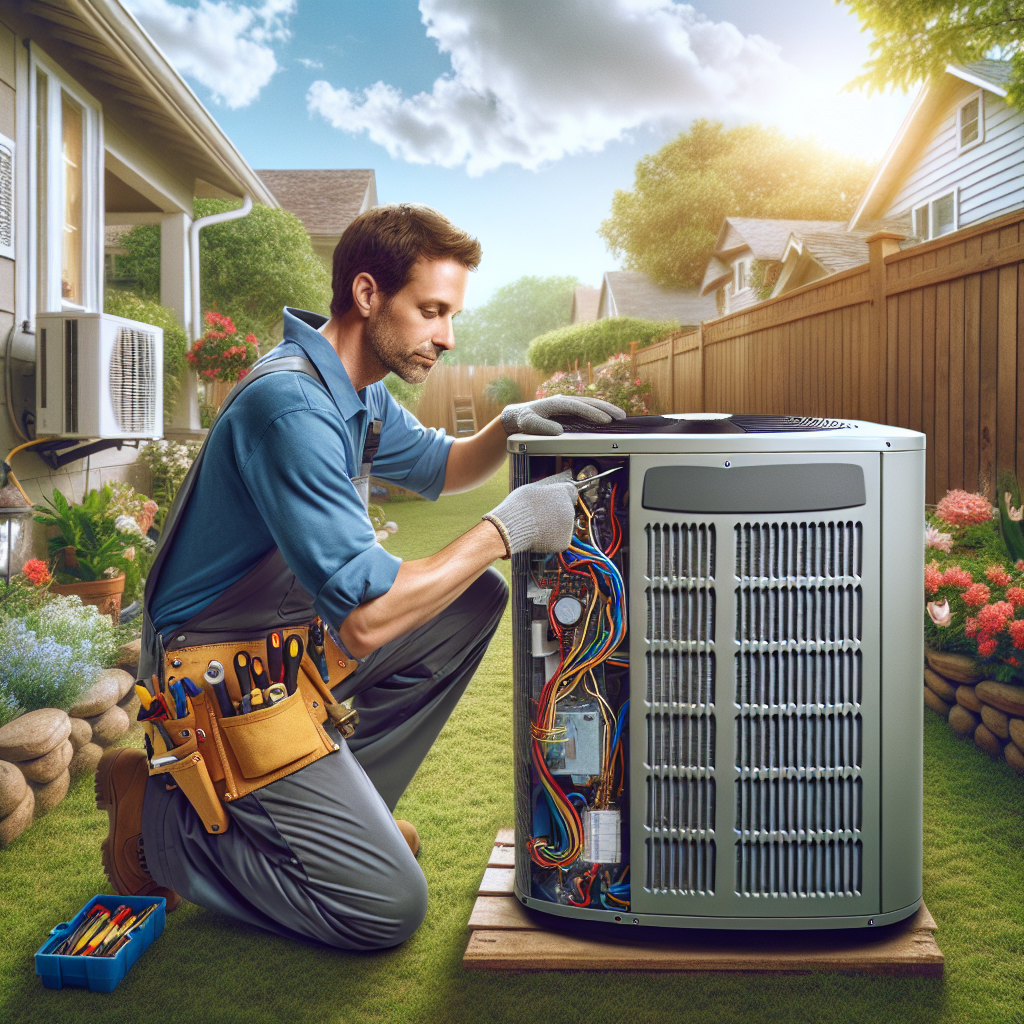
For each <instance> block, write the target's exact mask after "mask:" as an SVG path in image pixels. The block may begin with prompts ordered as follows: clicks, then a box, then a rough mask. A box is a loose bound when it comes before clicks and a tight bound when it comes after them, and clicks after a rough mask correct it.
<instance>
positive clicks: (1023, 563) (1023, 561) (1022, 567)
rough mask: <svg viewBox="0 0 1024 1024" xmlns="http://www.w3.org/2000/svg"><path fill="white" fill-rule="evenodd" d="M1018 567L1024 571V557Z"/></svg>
mask: <svg viewBox="0 0 1024 1024" xmlns="http://www.w3.org/2000/svg"><path fill="white" fill-rule="evenodd" d="M1017 569H1018V571H1020V572H1024V558H1022V559H1021V560H1020V561H1019V562H1018V563H1017Z"/></svg>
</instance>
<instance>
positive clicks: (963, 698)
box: [956, 683, 981, 712]
mask: <svg viewBox="0 0 1024 1024" xmlns="http://www.w3.org/2000/svg"><path fill="white" fill-rule="evenodd" d="M956 702H957V704H961V705H962V706H963V707H965V708H967V710H968V711H977V712H980V711H981V701H980V700H978V695H977V694H976V693H975V692H974V687H973V686H968V685H967V684H966V683H961V684H960V685H959V686H958V687H957V688H956Z"/></svg>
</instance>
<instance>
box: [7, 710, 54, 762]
mask: <svg viewBox="0 0 1024 1024" xmlns="http://www.w3.org/2000/svg"><path fill="white" fill-rule="evenodd" d="M70 735H71V719H70V717H69V716H68V713H67V712H66V711H58V710H57V709H56V708H40V709H39V710H38V711H29V712H27V713H26V714H24V715H20V716H19V717H18V718H15V719H14V721H13V722H8V723H7V724H6V725H5V726H2V727H0V760H2V761H29V760H31V759H32V758H35V757H42V756H43V754H48V753H49V752H50V751H51V750H53V748H54V747H56V746H58V745H59V744H61V743H63V742H64V741H65V740H66V739H67V738H68V737H69V736H70Z"/></svg>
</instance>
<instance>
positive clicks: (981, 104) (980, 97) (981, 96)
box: [956, 89, 985, 155]
mask: <svg viewBox="0 0 1024 1024" xmlns="http://www.w3.org/2000/svg"><path fill="white" fill-rule="evenodd" d="M972 100H977V101H978V137H977V138H976V139H975V140H974V141H973V142H968V143H967V144H966V145H962V144H961V142H960V139H961V135H962V130H963V122H962V120H961V115H962V114H963V112H964V107H966V106H967V104H968V103H970V102H971V101H972ZM984 141H985V90H984V89H978V90H977V92H973V93H971V95H970V96H967V97H966V98H965V99H962V100H960V102H959V103H958V104H957V108H956V151H957V154H958V155H959V154H960V153H966V152H968V151H969V150H972V149H974V148H975V147H976V146H980V145H981V144H982V143H983V142H984Z"/></svg>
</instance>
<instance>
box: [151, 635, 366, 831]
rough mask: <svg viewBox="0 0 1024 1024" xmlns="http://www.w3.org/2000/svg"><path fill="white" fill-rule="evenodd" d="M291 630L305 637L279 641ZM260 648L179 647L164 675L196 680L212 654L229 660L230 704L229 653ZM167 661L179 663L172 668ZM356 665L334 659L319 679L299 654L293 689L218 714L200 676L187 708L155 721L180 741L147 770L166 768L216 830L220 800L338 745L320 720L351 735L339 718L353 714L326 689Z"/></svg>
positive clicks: (260, 645)
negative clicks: (250, 707) (243, 709)
mask: <svg viewBox="0 0 1024 1024" xmlns="http://www.w3.org/2000/svg"><path fill="white" fill-rule="evenodd" d="M296 634H298V635H299V636H300V637H301V638H302V639H303V640H304V641H305V639H306V637H305V633H304V632H300V631H297V630H288V631H286V632H285V642H287V637H288V636H292V635H296ZM265 649H266V648H265V644H264V642H263V641H262V640H259V641H244V642H237V643H226V644H223V643H222V644H204V645H202V646H197V647H190V648H182V649H178V650H175V651H173V652H169V653H168V654H167V656H166V662H165V666H164V668H165V673H166V674H165V679H167V681H168V682H170V681H173V680H174V679H181V678H183V677H185V676H188V677H189V678H191V679H192V680H193V681H197V682H198V681H201V680H202V679H203V675H204V673H205V672H206V669H207V667H208V666H209V663H210V662H211V661H219V662H220V663H221V664H222V665H225V666H228V670H227V675H228V680H227V681H226V685H227V687H228V693H229V695H230V696H231V698H232V701H233V702H234V703H237V702H238V700H239V699H240V697H241V694H240V693H239V692H238V686H237V682H236V681H235V679H234V678H233V673H232V672H231V669H230V665H231V664H232V659H233V658H234V656H235V654H236V653H237V652H238V651H246V652H247V653H248V654H249V656H250V657H253V656H256V657H261V656H263V654H264V652H265ZM172 660H173V661H176V662H178V664H177V665H175V666H173V667H172V666H171V664H170V663H171V661H172ZM356 666H357V663H356V662H355V661H353V660H351V659H346V658H344V657H343V656H342V657H340V658H336V659H335V663H334V665H333V666H332V671H331V672H330V682H329V684H325V683H324V682H323V680H322V678H321V676H320V672H319V670H318V669H317V668H316V666H315V664H314V663H313V661H312V660H311V659H310V658H309V656H308V655H306V656H304V657H303V660H302V664H301V666H300V669H299V674H298V679H297V687H296V690H295V692H294V693H292V694H289V695H288V696H287V697H285V698H283V699H282V700H279V701H277V702H276V703H275V704H272V705H270V706H269V707H265V708H259V709H257V710H254V711H251V712H249V713H248V714H244V715H243V714H239V715H235V716H227V717H224V716H222V715H221V712H220V707H219V705H218V702H217V700H216V698H215V696H214V694H213V693H212V692H211V690H210V688H209V686H207V685H206V684H205V683H202V682H200V685H201V686H202V687H203V693H202V694H200V695H199V696H197V697H194V698H193V699H192V714H191V715H189V716H187V717H185V718H177V719H165V720H164V721H163V722H162V724H163V725H164V727H165V730H166V732H167V733H168V735H169V736H170V738H171V740H172V743H178V742H179V741H180V740H184V741H185V742H183V743H181V745H179V746H174V747H172V749H171V750H169V751H167V752H166V753H167V754H170V755H173V756H175V757H177V758H178V761H177V762H176V763H174V764H170V765H167V766H164V765H161V766H159V767H157V768H153V767H150V774H151V775H157V774H161V773H167V774H168V776H169V778H168V780H167V781H171V780H172V779H173V781H174V782H176V783H177V784H178V786H179V787H180V788H181V790H182V792H183V793H184V794H185V796H186V797H188V799H189V801H190V803H191V804H192V806H193V807H194V808H195V810H196V813H197V814H198V815H199V817H200V818H201V819H202V821H203V825H204V826H205V827H206V830H207V832H211V833H215V834H223V833H224V832H225V831H226V830H227V828H228V826H229V824H230V819H229V817H228V815H227V814H226V812H225V810H224V804H229V803H231V802H232V801H233V800H238V799H239V798H240V797H243V796H246V795H248V794H249V793H252V792H254V791H255V790H257V789H261V788H262V787H263V786H266V785H268V784H269V783H271V782H275V781H276V780H277V779H281V778H284V777H285V776H287V775H291V774H292V773H293V772H297V771H298V770H299V769H300V768H305V766H306V765H308V764H312V763H313V762H314V761H317V760H319V759H320V758H321V757H323V756H325V755H326V754H331V753H334V752H335V751H337V750H338V749H339V744H338V743H337V741H336V740H335V739H334V738H333V736H332V735H331V734H329V733H328V732H327V731H326V730H325V729H324V723H325V722H327V721H331V722H332V724H334V725H336V726H338V727H339V729H341V731H342V735H350V734H351V729H346V728H345V724H346V720H347V719H350V718H351V717H352V715H353V713H352V712H350V711H349V709H348V708H346V707H345V705H343V704H339V703H338V702H337V701H336V700H335V699H334V697H333V696H332V694H331V689H330V688H331V687H333V686H337V684H338V683H340V682H341V681H342V679H344V678H345V677H346V676H348V675H350V674H351V673H352V672H353V671H355V668H356ZM146 724H147V727H148V731H149V734H150V739H151V742H152V743H153V745H154V755H155V756H154V760H159V758H160V757H161V756H164V754H163V753H162V748H163V747H164V746H165V743H164V741H163V740H162V739H161V738H160V737H159V736H157V737H156V738H154V736H153V731H154V730H153V729H152V727H151V726H150V724H149V723H148V722H147V723H146ZM185 733H189V736H187V737H186V736H185ZM192 755H195V757H193V756H192Z"/></svg>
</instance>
